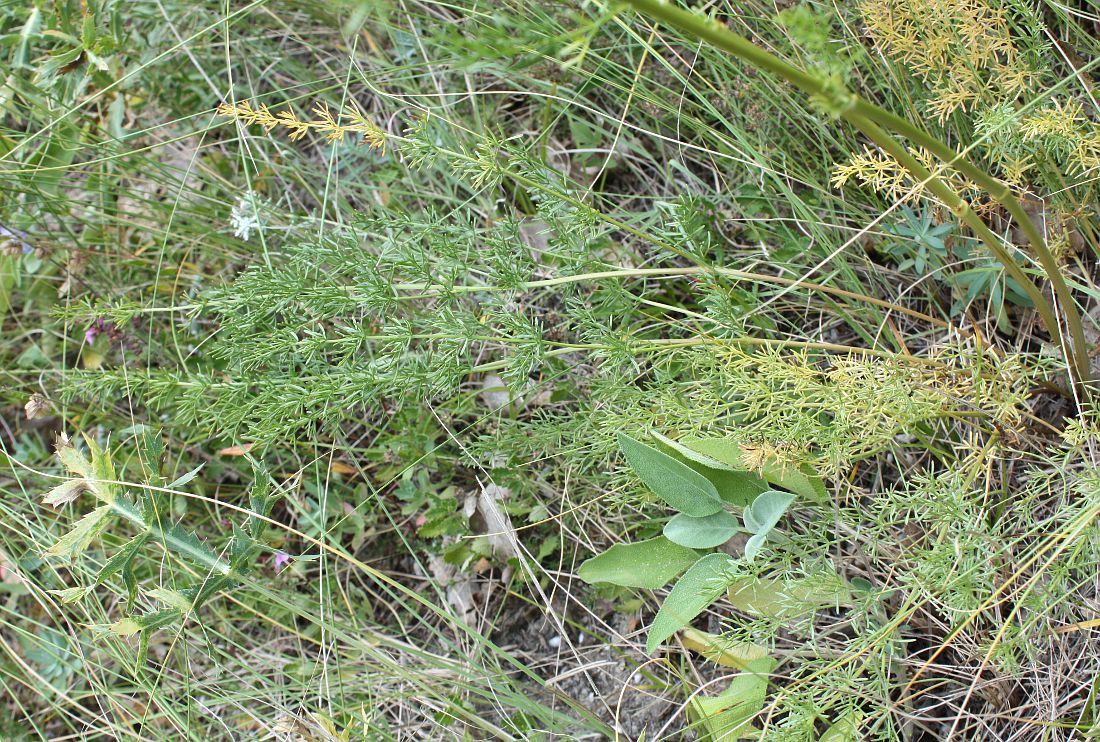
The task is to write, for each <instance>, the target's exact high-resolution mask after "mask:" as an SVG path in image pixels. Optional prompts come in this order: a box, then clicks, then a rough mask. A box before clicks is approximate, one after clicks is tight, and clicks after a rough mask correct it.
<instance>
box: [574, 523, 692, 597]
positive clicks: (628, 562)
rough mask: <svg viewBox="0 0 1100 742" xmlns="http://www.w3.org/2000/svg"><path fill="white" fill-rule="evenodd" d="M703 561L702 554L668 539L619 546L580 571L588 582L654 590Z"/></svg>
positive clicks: (659, 538) (591, 561)
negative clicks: (700, 557)
mask: <svg viewBox="0 0 1100 742" xmlns="http://www.w3.org/2000/svg"><path fill="white" fill-rule="evenodd" d="M698 560H699V553H698V552H696V551H695V550H693V549H688V548H686V547H684V546H680V545H679V544H674V543H672V542H671V541H669V540H668V539H667V538H665V537H664V536H658V537H657V538H652V539H649V540H648V541H639V542H638V543H634V544H616V545H615V546H612V547H611V548H610V549H608V550H607V551H605V552H604V553H602V554H599V555H597V556H594V557H592V558H591V559H589V560H588V561H586V562H585V563H584V564H582V565H581V566H580V569H579V570H577V575H578V576H579V577H580V578H581V579H582V580H584V581H585V582H587V583H589V584H592V583H596V582H609V583H611V584H613V585H621V586H623V587H641V588H647V589H650V590H656V589H657V588H660V587H664V586H665V585H667V584H668V583H669V582H671V581H672V580H673V579H675V578H676V577H677V576H678V575H680V574H681V573H682V572H683V571H684V570H685V569H687V568H688V567H690V566H691V565H692V564H695V562H697V561H698Z"/></svg>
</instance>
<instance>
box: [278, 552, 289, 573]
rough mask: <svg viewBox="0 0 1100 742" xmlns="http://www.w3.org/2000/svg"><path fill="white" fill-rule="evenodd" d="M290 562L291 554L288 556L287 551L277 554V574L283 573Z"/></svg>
mask: <svg viewBox="0 0 1100 742" xmlns="http://www.w3.org/2000/svg"><path fill="white" fill-rule="evenodd" d="M289 561H290V554H287V553H286V552H285V551H277V552H275V574H279V573H280V572H282V571H283V568H284V567H286V565H287V563H288V562H289Z"/></svg>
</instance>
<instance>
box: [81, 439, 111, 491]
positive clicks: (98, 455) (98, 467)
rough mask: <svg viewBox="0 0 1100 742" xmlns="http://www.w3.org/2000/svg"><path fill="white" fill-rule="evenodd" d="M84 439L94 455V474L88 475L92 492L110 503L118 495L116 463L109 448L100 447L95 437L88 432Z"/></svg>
mask: <svg viewBox="0 0 1100 742" xmlns="http://www.w3.org/2000/svg"><path fill="white" fill-rule="evenodd" d="M84 441H85V442H86V443H87V444H88V451H89V452H90V453H91V456H92V476H90V477H88V478H87V479H88V483H89V484H90V485H91V486H92V492H94V493H95V496H96V497H98V498H99V499H100V500H102V501H103V502H105V503H107V504H110V503H112V502H114V501H115V497H116V496H117V495H118V485H117V484H114V482H115V480H117V479H118V476H117V475H116V474H115V465H114V463H113V462H112V461H111V452H110V450H109V449H106V448H100V446H99V444H98V443H96V441H95V439H94V438H92V437H91V436H90V435H88V434H87V433H85V434H84Z"/></svg>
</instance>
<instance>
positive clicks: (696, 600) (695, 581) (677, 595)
mask: <svg viewBox="0 0 1100 742" xmlns="http://www.w3.org/2000/svg"><path fill="white" fill-rule="evenodd" d="M733 563H734V560H733V557H731V556H730V555H729V554H720V553H718V554H707V555H706V556H705V557H703V558H702V559H700V560H699V561H697V562H696V563H695V564H693V565H692V566H691V569H689V570H688V571H687V572H685V573H684V575H683V577H681V578H680V580H679V581H678V582H677V583H676V584H675V585H674V586H673V588H672V590H671V592H669V594H668V597H667V598H665V602H664V603H662V604H661V610H659V611H657V615H656V617H654V619H653V625H652V626H650V627H649V636H648V637H647V638H646V651H647V652H649V653H650V654H653V651H654V650H655V649H656V648H657V646H658V645H659V644H661V642H663V641H665V640H666V639H668V638H669V637H670V636H672V635H673V634H675V633H676V632H677V631H679V630H680V629H682V628H684V627H685V626H687V625H688V624H689V623H691V621H692V620H694V619H695V617H696V616H698V615H699V614H700V613H702V612H703V611H704V610H706V608H707V606H708V605H710V604H711V603H713V602H714V601H715V599H716V598H718V596H720V595H721V594H722V593H723V592H725V590H726V585H725V583H724V581H722V580H720V579H717V578H721V577H722V575H723V574H724V572H725V571H726V570H727V569H728V568H729V567H730V566H731V565H732V564H733ZM714 583H717V584H714Z"/></svg>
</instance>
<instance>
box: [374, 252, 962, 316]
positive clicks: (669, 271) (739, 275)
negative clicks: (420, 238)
mask: <svg viewBox="0 0 1100 742" xmlns="http://www.w3.org/2000/svg"><path fill="white" fill-rule="evenodd" d="M698 275H717V276H725V277H727V278H734V279H739V280H745V281H757V282H759V283H773V284H778V285H780V286H793V287H796V288H805V289H808V290H810V291H820V292H822V293H825V294H832V295H833V296H840V297H843V298H845V299H852V300H854V301H860V302H865V303H867V304H873V305H875V306H877V307H881V308H883V309H886V310H889V311H891V312H898V313H899V314H905V315H908V316H910V317H913V318H915V319H920V320H923V321H926V322H930V323H932V324H935V325H939V326H940V327H943V328H946V329H958V328H954V326H953V325H952V324H951V323H950V322H945V321H943V320H941V319H936V318H935V317H932V316H931V315H928V314H925V313H924V312H918V311H917V310H915V309H909V308H908V307H903V306H899V305H898V304H893V303H891V302H889V301H886V300H884V299H877V298H875V297H873V296H866V295H864V294H858V293H856V292H854V291H846V290H845V289H838V288H835V287H833V286H825V285H823V284H819V283H811V282H809V281H803V280H801V279H796V278H783V277H782V276H770V275H767V274H764V273H750V272H747V271H739V270H736V269H734V268H720V267H717V266H702V265H700V266H691V267H684V268H616V269H612V270H606V271H596V272H593V273H578V274H575V275H571V276H557V277H555V278H542V279H538V280H535V281H524V282H523V283H521V284H519V286H518V287H516V286H448V287H447V289H446V290H447V292H448V293H453V294H474V293H481V292H492V291H509V290H513V289H515V288H519V289H521V290H524V291H529V290H531V289H539V288H549V287H552V286H561V285H564V284H570V283H583V282H585V281H600V280H604V279H610V280H615V279H624V278H676V277H679V276H698ZM393 290H394V291H421V292H426V293H423V294H419V295H416V294H414V295H410V296H402V297H401V298H402V299H418V298H420V299H422V298H426V297H429V296H432V295H433V294H431V293H427V292H431V291H433V290H437V291H442V289H440V288H439V287H437V286H434V285H432V284H428V283H398V284H394V285H393Z"/></svg>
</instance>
